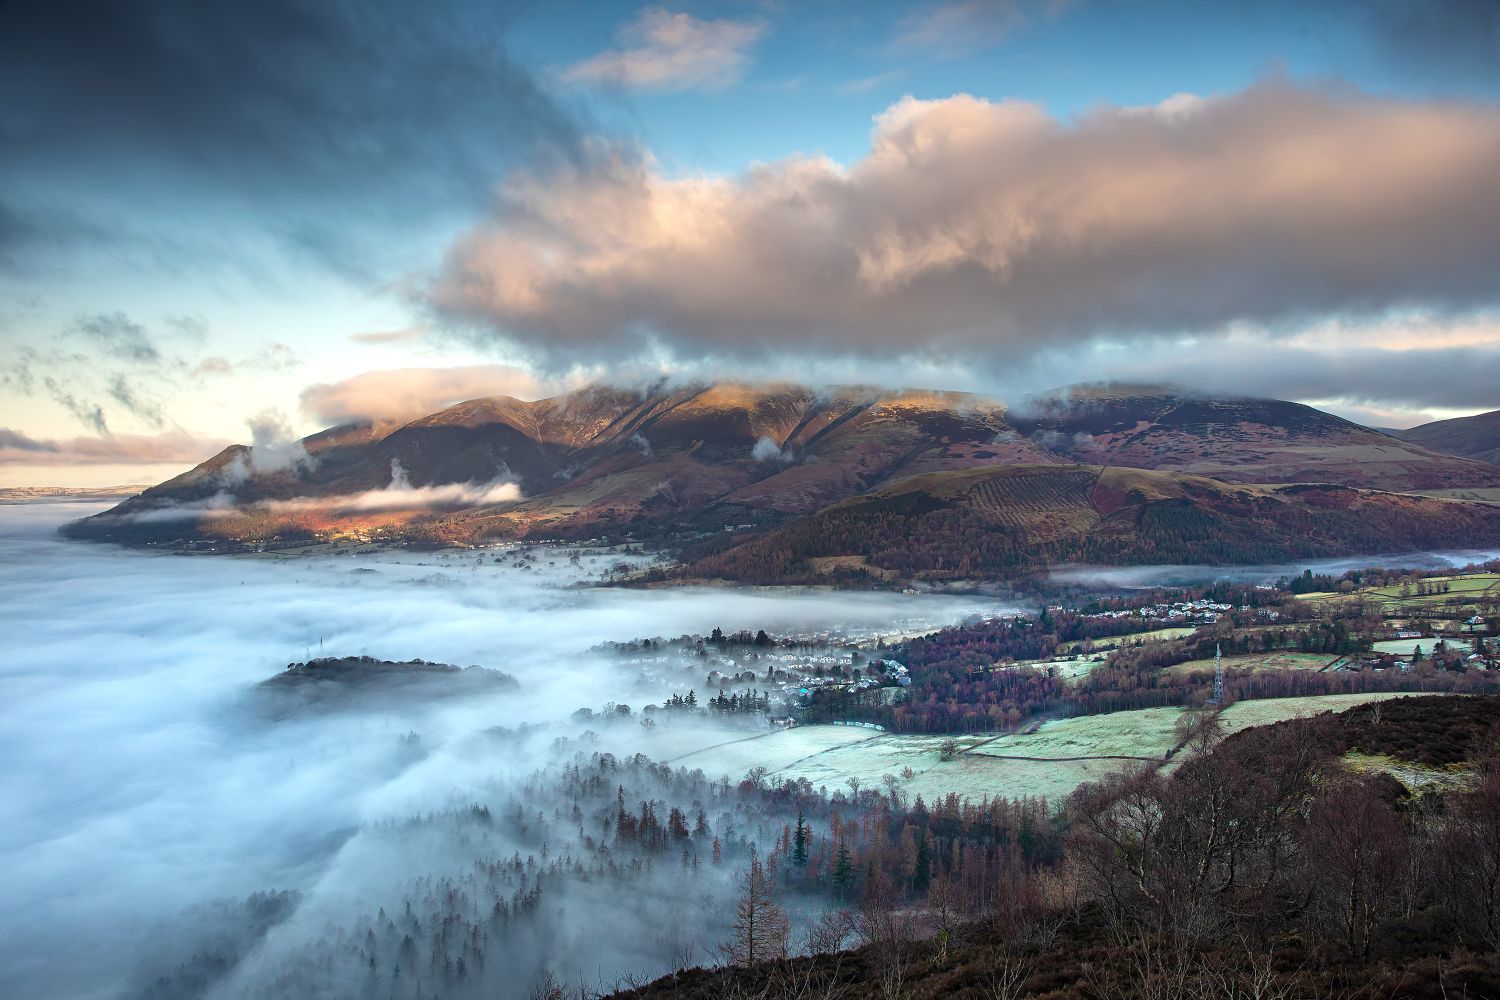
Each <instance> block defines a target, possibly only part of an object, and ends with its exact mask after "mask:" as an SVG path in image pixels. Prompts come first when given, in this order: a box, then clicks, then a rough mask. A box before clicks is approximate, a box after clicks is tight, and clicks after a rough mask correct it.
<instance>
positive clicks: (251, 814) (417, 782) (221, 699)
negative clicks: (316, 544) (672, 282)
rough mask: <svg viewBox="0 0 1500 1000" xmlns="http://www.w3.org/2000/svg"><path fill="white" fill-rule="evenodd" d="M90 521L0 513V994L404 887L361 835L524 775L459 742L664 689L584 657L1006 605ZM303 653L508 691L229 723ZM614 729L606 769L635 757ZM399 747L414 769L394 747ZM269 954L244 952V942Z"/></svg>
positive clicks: (43, 989) (62, 511)
mask: <svg viewBox="0 0 1500 1000" xmlns="http://www.w3.org/2000/svg"><path fill="white" fill-rule="evenodd" d="M99 509H101V505H96V504H84V503H36V504H20V505H9V506H3V507H0V634H3V636H4V640H3V650H4V655H3V656H0V760H3V764H0V884H3V885H4V886H5V898H6V905H5V906H4V907H0V996H7V997H27V998H37V1000H45V998H62V997H68V998H74V997H113V996H119V995H133V994H132V993H131V990H132V988H133V987H132V984H133V983H135V982H136V979H137V977H138V976H139V971H140V969H141V967H142V965H143V963H149V962H150V961H151V960H152V959H153V958H154V957H158V956H156V955H155V953H156V952H158V951H161V950H163V949H164V948H165V947H166V940H165V939H168V938H171V937H172V936H173V935H174V933H175V932H174V931H172V930H171V928H173V927H177V926H180V925H181V923H182V922H183V921H184V920H188V921H191V920H192V919H194V918H193V916H192V915H193V914H195V913H198V912H200V910H198V909H195V908H199V907H201V906H202V905H203V904H206V903H211V902H213V901H216V900H237V899H243V898H245V897H246V896H247V895H248V894H250V893H254V892H258V891H261V890H265V889H272V888H274V889H282V890H286V889H292V890H297V891H299V892H300V893H301V894H302V896H301V898H302V900H303V902H302V903H301V907H302V909H304V910H306V911H307V912H308V913H310V914H316V915H317V918H318V919H325V918H326V919H334V918H336V916H337V911H338V910H339V909H340V907H343V906H345V905H353V903H355V902H358V901H359V897H360V896H361V894H369V893H376V892H379V891H381V889H380V887H382V886H389V885H391V884H394V883H395V882H397V881H399V880H400V879H402V878H407V877H414V876H417V875H421V874H423V871H424V866H427V865H430V864H436V862H435V861H434V860H433V859H432V858H431V857H426V856H423V855H422V854H421V853H420V852H411V853H406V854H399V855H396V856H390V855H388V854H385V855H380V856H379V857H378V860H375V861H372V860H371V852H370V849H369V847H368V845H366V844H365V843H364V840H365V835H364V831H366V830H368V829H370V828H372V827H373V826H377V825H379V824H381V823H383V822H386V821H392V820H400V819H401V818H403V817H406V816H409V815H413V814H417V813H420V812H422V811H423V810H427V809H439V808H442V807H444V806H446V805H451V804H452V803H454V802H461V801H464V798H465V796H466V795H467V794H468V791H469V790H470V789H471V788H473V787H477V786H479V785H481V784H486V783H488V784H490V785H491V786H493V784H494V783H495V782H497V781H502V782H503V781H507V780H510V781H520V780H522V779H523V778H524V776H525V775H527V774H529V773H531V772H532V771H533V770H535V769H536V768H538V767H540V766H542V763H543V761H544V758H545V753H544V750H543V746H544V744H545V742H546V741H544V740H541V739H538V740H534V741H532V742H530V743H527V742H524V741H522V742H516V741H512V742H510V743H505V744H496V743H494V742H486V741H483V740H477V739H475V734H476V733H479V732H481V731H483V730H486V729H490V728H492V727H496V726H504V727H510V728H512V729H514V728H516V727H519V726H521V725H523V724H528V723H555V724H556V725H557V727H561V728H563V729H564V730H565V727H567V726H569V725H572V724H571V723H569V722H568V721H567V719H568V716H569V715H570V714H571V713H572V712H573V711H574V710H576V709H578V708H580V707H593V708H596V709H597V708H600V707H602V706H603V705H604V704H605V703H607V702H617V703H627V704H631V705H634V706H636V707H639V706H641V705H643V704H646V703H648V702H651V701H659V700H661V699H662V698H664V697H665V696H666V694H668V693H669V691H668V690H665V689H653V688H652V686H651V682H650V681H649V680H648V679H645V678H643V675H642V674H641V673H640V672H639V671H637V670H632V669H627V668H626V667H624V666H622V663H621V659H620V657H618V656H614V655H611V654H608V653H604V652H591V649H592V648H593V647H595V646H597V645H598V644H599V643H601V642H604V641H607V640H628V639H633V638H637V637H642V636H667V637H670V636H675V635H680V634H682V633H707V632H708V631H710V630H711V629H712V628H714V627H715V626H721V627H723V628H724V629H725V630H726V631H730V630H737V629H741V628H748V629H757V628H766V629H768V630H770V631H772V632H776V633H783V634H785V633H807V634H829V632H830V630H831V631H832V633H833V634H835V635H839V636H847V637H856V638H857V637H868V636H871V635H875V634H886V635H889V634H892V633H897V632H904V631H910V630H912V629H916V628H923V627H936V626H940V625H943V624H948V623H952V622H955V621H959V620H962V619H965V618H968V617H971V616H974V615H976V614H994V613H996V612H998V611H1001V610H1006V609H1005V608H1002V607H1001V606H1000V605H998V604H997V603H995V601H994V600H993V599H987V598H981V597H972V598H968V597H954V596H927V595H920V596H919V595H891V594H883V595H877V594H853V593H833V592H811V591H781V592H775V591H745V590H728V589H707V588H705V589H694V590H654V591H636V590H625V589H618V588H594V587H587V586H578V584H580V582H584V581H586V580H587V579H588V578H589V577H590V576H591V574H597V573H598V572H600V571H601V570H602V569H604V568H605V567H606V566H607V565H608V564H610V563H613V562H615V561H616V559H615V558H614V557H597V558H584V559H581V560H579V561H578V562H577V563H576V564H575V563H574V562H572V561H571V560H570V558H569V554H568V553H567V552H565V551H561V552H560V551H556V550H540V551H537V552H536V553H535V556H536V557H535V559H534V560H532V561H531V562H530V563H528V565H530V566H532V567H534V568H530V569H519V568H517V567H516V566H515V564H514V562H515V561H514V559H513V557H512V555H511V554H507V553H496V552H494V551H479V552H465V553H454V554H446V555H438V554H431V553H426V554H420V553H410V552H381V553H374V554H364V555H358V556H355V555H339V556H284V557H272V556H242V557H204V556H182V555H172V554H166V553H154V552H146V551H138V550H127V549H121V548H117V547H114V546H108V545H98V544H89V543H80V542H69V541H65V540H63V539H61V538H60V537H59V536H58V535H57V533H56V529H57V527H58V526H59V525H60V524H62V523H64V522H65V521H68V520H71V519H74V518H78V517H82V516H85V515H87V514H91V513H94V512H95V511H97V510H99ZM497 559H498V560H499V561H498V562H497ZM320 652H321V653H323V654H325V655H346V654H361V653H365V654H369V655H372V656H375V657H378V658H383V659H393V660H400V659H410V658H423V659H426V660H430V661H438V662H444V663H452V664H457V665H461V666H466V665H469V664H479V665H483V666H486V667H492V668H497V669H500V670H504V671H506V672H508V673H510V674H512V675H514V676H515V677H516V678H518V680H519V681H520V687H519V689H518V690H514V691H497V692H495V693H494V694H493V695H491V694H484V695H482V696H475V697H469V698H465V699H463V700H461V701H454V700H451V699H449V700H441V701H428V702H420V703H409V704H401V703H398V704H387V705H383V706H380V707H379V708H365V709H361V710H358V711H343V712H327V711H325V712H320V713H310V714H306V715H293V716H291V717H285V718H274V719H273V718H268V717H267V716H266V715H265V714H264V713H262V712H257V711H256V710H255V709H254V702H253V698H252V696H251V693H252V688H253V686H254V685H255V684H257V682H259V681H261V680H264V679H265V678H267V677H269V676H271V675H273V674H275V673H276V672H278V671H280V670H282V669H284V668H285V667H286V666H287V665H288V664H289V663H291V662H293V661H301V660H304V659H305V658H307V657H308V656H309V655H312V656H316V655H319V653H320ZM683 687H685V685H683V686H676V689H677V690H679V691H681V690H683ZM699 693H700V694H702V693H703V692H702V691H700V692H699ZM631 728H632V730H633V731H632V732H631V733H629V734H628V736H629V740H627V741H626V742H629V743H630V746H629V747H628V750H629V752H634V751H636V750H640V751H642V752H650V746H649V741H648V742H646V743H645V744H643V743H642V739H643V736H642V731H641V730H640V729H639V728H638V727H631ZM555 731H557V730H556V729H554V730H548V731H547V733H546V737H547V740H551V739H553V738H554V737H553V735H552V733H553V732H555ZM407 734H416V735H417V737H418V738H419V739H420V744H421V747H422V751H423V752H422V753H421V754H409V753H405V752H403V750H402V749H401V748H402V747H403V746H405V745H406V744H405V743H403V740H402V737H403V736H406V735H407ZM624 735H626V734H622V737H623V736H624ZM724 738H725V733H724V732H723V731H706V732H705V733H704V734H703V736H702V742H703V745H705V746H706V745H709V744H712V743H715V742H717V741H720V740H722V739H724ZM603 739H604V740H605V742H606V743H607V742H608V741H609V739H610V735H609V733H608V732H607V731H606V732H605V733H604V734H603ZM674 747H675V752H678V753H680V752H681V747H682V740H681V734H678V735H677V737H676V739H675V740H674ZM732 777H735V778H738V777H740V776H739V775H735V776H732ZM448 860H450V861H452V860H453V859H448ZM458 860H462V859H458ZM601 905H608V904H601ZM623 912H624V911H623V910H622V911H621V913H623ZM621 913H616V914H600V915H597V919H598V920H599V921H600V923H601V924H602V925H608V924H609V923H610V922H611V921H618V920H620V919H623V917H622V915H621ZM184 915H187V916H186V917H185V916H184ZM308 919H309V920H311V919H312V917H309V918H308ZM578 919H580V920H588V919H590V915H578ZM174 921H175V922H176V923H174ZM287 933H288V934H291V935H295V934H296V933H299V932H298V931H296V930H295V929H294V930H292V931H290V932H287ZM285 937H286V934H284V935H283V938H285ZM282 943H283V944H285V941H284V940H283V941H282ZM277 946H278V938H277V936H276V935H271V936H269V937H268V938H267V939H266V941H265V942H263V943H262V944H261V945H260V948H261V950H262V952H266V951H267V950H269V949H274V948H276V947H277ZM601 954H606V955H607V953H604V952H601ZM611 960H615V961H623V959H610V958H608V957H604V958H600V961H601V963H606V964H607V963H608V962H609V961H611ZM260 961H261V963H262V964H263V965H264V964H273V963H274V961H275V956H274V955H267V954H262V955H261V956H260ZM600 971H601V973H605V972H608V971H610V970H609V969H601V970H600Z"/></svg>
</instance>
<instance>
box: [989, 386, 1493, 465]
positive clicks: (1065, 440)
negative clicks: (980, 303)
mask: <svg viewBox="0 0 1500 1000" xmlns="http://www.w3.org/2000/svg"><path fill="white" fill-rule="evenodd" d="M1010 422H1011V424H1012V426H1014V427H1015V428H1016V430H1017V431H1018V432H1019V433H1021V434H1023V435H1026V436H1028V437H1029V438H1031V439H1032V440H1035V441H1037V442H1039V443H1043V444H1045V445H1047V446H1048V447H1049V448H1051V449H1053V450H1054V451H1056V452H1058V453H1059V454H1062V455H1065V456H1067V457H1068V458H1069V459H1071V460H1073V461H1078V462H1087V463H1090V464H1094V465H1127V466H1131V467H1133V468H1140V469H1168V470H1172V471H1174V472H1186V473H1191V474H1194V475H1201V476H1213V477H1215V478H1219V479H1228V480H1234V481H1236V482H1249V483H1308V482H1311V483H1336V484H1339V485H1343V486H1367V487H1374V488H1377V489H1386V490H1425V489H1449V488H1454V487H1475V486H1493V485H1496V484H1495V482H1494V472H1493V470H1491V469H1489V468H1487V467H1486V466H1484V465H1483V464H1480V463H1478V462H1474V461H1470V460H1468V459H1464V458H1458V457H1455V455H1457V454H1462V453H1453V454H1438V453H1437V452H1436V451H1434V450H1429V448H1430V446H1428V445H1427V444H1426V443H1424V442H1421V441H1415V442H1414V439H1399V438H1394V437H1391V436H1390V435H1386V434H1382V433H1380V432H1379V431H1373V430H1370V429H1369V428H1367V427H1361V426H1360V425H1358V424H1355V423H1351V422H1349V421H1347V420H1344V419H1343V418H1341V417H1336V416H1334V415H1333V414H1331V413H1325V412H1323V411H1322V410H1318V409H1314V408H1313V407H1310V406H1304V405H1302V404H1300V403H1289V402H1286V401H1284V400H1275V399H1234V398H1206V397H1198V396H1192V395H1185V394H1182V393H1180V392H1177V391H1174V390H1171V389H1165V388H1160V387H1151V386H1116V385H1110V386H1074V387H1072V388H1069V389H1066V390H1061V391H1059V392H1055V393H1052V394H1049V395H1046V396H1043V397H1041V398H1038V399H1035V400H1031V401H1029V402H1028V403H1027V405H1026V406H1025V407H1024V408H1021V409H1018V410H1017V411H1015V412H1012V413H1011V414H1010Z"/></svg>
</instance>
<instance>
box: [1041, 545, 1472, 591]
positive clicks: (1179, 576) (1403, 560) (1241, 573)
mask: <svg viewBox="0 0 1500 1000" xmlns="http://www.w3.org/2000/svg"><path fill="white" fill-rule="evenodd" d="M1495 559H1500V549H1443V550H1439V551H1433V552H1400V553H1391V554H1386V555H1370V556H1342V557H1339V558H1336V559H1308V560H1304V561H1302V562H1297V563H1267V564H1264V565H1256V566H1194V565H1165V566H1060V567H1058V568H1057V569H1054V570H1052V571H1051V572H1050V573H1049V574H1048V577H1049V578H1050V579H1051V580H1053V581H1055V582H1057V583H1061V584H1077V585H1081V586H1087V587H1102V588H1119V589H1121V590H1143V589H1148V588H1152V587H1187V586H1194V585H1197V584H1205V583H1219V582H1231V583H1252V584H1270V583H1274V582H1275V581H1277V580H1279V579H1281V578H1282V577H1291V576H1296V575H1297V574H1299V573H1301V572H1302V571H1303V570H1312V571H1313V572H1314V573H1318V574H1328V575H1330V576H1340V575H1342V574H1344V573H1347V572H1348V571H1349V570H1351V569H1364V568H1366V567H1372V566H1378V567H1380V568H1381V569H1425V570H1447V569H1460V568H1462V567H1464V566H1469V565H1475V564H1479V563H1486V562H1490V561H1491V560H1495Z"/></svg>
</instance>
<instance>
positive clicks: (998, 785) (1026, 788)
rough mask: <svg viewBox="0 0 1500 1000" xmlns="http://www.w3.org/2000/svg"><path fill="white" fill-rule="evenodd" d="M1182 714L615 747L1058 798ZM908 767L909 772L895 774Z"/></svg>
mask: <svg viewBox="0 0 1500 1000" xmlns="http://www.w3.org/2000/svg"><path fill="white" fill-rule="evenodd" d="M1408 696H1409V695H1406V694H1394V693H1392V694H1385V693H1382V694H1347V695H1343V694H1340V695H1321V696H1317V697H1308V698H1267V699H1261V700H1258V701H1242V702H1236V703H1235V704H1233V705H1230V706H1229V707H1228V708H1226V709H1225V710H1224V712H1223V715H1222V721H1223V724H1224V729H1225V731H1226V733H1234V732H1238V731H1240V730H1242V729H1248V728H1250V727H1251V726H1261V725H1267V724H1269V723H1272V722H1280V721H1282V720H1284V719H1292V718H1298V717H1303V716H1310V715H1316V714H1318V713H1320V712H1329V711H1331V712H1341V711H1343V710H1344V709H1346V708H1352V707H1353V706H1355V705H1359V704H1363V703H1365V702H1370V701H1380V700H1383V699H1386V698H1400V697H1408ZM1181 715H1182V709H1179V708H1147V709H1141V710H1139V711H1134V712H1115V713H1113V714H1110V715H1090V716H1080V717H1077V718H1070V719H1055V720H1052V721H1050V722H1045V723H1043V724H1042V725H1041V726H1039V727H1038V728H1037V729H1036V730H1035V731H1034V732H1028V733H1013V734H1008V735H1001V736H983V735H979V736H961V737H955V739H956V740H957V742H958V744H959V747H960V748H961V750H962V751H963V752H961V753H960V754H959V756H958V757H957V758H955V759H954V760H950V761H944V760H942V759H940V752H941V747H942V744H943V742H944V741H945V740H946V739H948V737H946V736H925V735H922V736H919V735H907V734H900V733H882V732H879V731H878V730H873V729H864V728H861V727H857V726H797V727H795V728H792V729H787V730H779V731H774V732H763V731H762V732H758V733H756V732H749V733H747V734H746V735H745V736H744V737H741V738H738V739H732V740H730V741H725V740H724V739H723V734H722V732H718V733H715V732H713V731H707V730H702V729H698V728H696V727H688V728H684V729H683V730H681V731H674V730H673V729H671V728H667V729H666V730H665V731H662V732H657V733H654V734H650V735H641V736H634V735H632V737H631V738H630V740H629V741H628V745H624V746H622V747H621V748H620V749H621V750H623V751H624V752H627V753H634V752H641V753H647V754H649V755H652V756H655V757H656V758H657V759H663V760H667V761H668V762H670V763H671V764H673V765H675V766H678V767H686V768H701V769H702V770H703V772H704V773H705V774H707V775H708V776H709V777H711V778H717V777H720V776H727V777H728V778H730V779H731V780H735V781H738V780H740V779H741V778H743V777H744V776H745V774H746V772H748V771H749V770H750V769H751V768H754V767H764V768H765V769H766V771H767V778H768V780H771V781H777V780H782V779H787V778H797V777H803V778H807V779H808V780H809V781H810V782H812V785H813V787H814V788H819V787H826V788H827V789H828V791H829V792H833V791H846V792H847V785H846V783H847V781H848V779H849V778H857V779H858V780H859V782H860V785H861V787H863V788H879V789H882V790H883V789H884V788H885V785H884V783H883V778H884V777H885V776H886V775H892V776H895V777H897V778H898V779H900V781H899V784H898V786H897V787H898V788H899V790H900V791H901V792H902V793H903V794H904V795H906V796H908V797H913V798H914V797H915V796H917V795H921V796H922V797H923V798H924V799H926V800H927V801H929V802H930V801H932V800H934V799H935V798H939V797H941V796H943V795H946V794H948V793H950V792H953V793H958V794H960V795H964V796H967V797H969V798H975V799H977V798H982V797H985V796H990V797H995V796H1005V797H1007V798H1019V797H1022V796H1046V797H1048V798H1050V799H1057V798H1061V797H1062V796H1065V795H1067V794H1068V793H1069V792H1071V791H1073V789H1075V788H1077V787H1078V786H1079V785H1081V784H1083V783H1084V782H1086V781H1097V780H1098V779H1100V778H1102V777H1104V776H1105V775H1107V774H1110V773H1112V772H1116V771H1120V770H1124V769H1126V768H1130V767H1139V766H1142V765H1145V764H1149V763H1150V762H1151V761H1152V760H1161V759H1163V758H1164V757H1165V756H1166V754H1167V751H1169V750H1170V749H1171V748H1172V747H1173V746H1174V745H1175V742H1176V730H1175V728H1174V727H1175V726H1176V723H1177V720H1178V718H1179V717H1180V716H1181ZM706 741H716V742H711V743H709V742H706ZM605 742H606V743H609V742H610V741H608V740H606V741H605ZM906 768H910V769H911V770H912V772H913V775H912V777H910V778H901V772H902V771H903V770H904V769H906Z"/></svg>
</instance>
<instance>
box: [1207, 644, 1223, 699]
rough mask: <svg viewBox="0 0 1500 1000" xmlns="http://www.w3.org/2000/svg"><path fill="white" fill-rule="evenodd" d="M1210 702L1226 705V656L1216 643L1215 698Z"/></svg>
mask: <svg viewBox="0 0 1500 1000" xmlns="http://www.w3.org/2000/svg"><path fill="white" fill-rule="evenodd" d="M1210 701H1211V703H1212V704H1214V705H1223V704H1224V655H1223V653H1222V651H1221V650H1220V646H1219V643H1217V642H1216V643H1214V696H1213V698H1212V699H1211V700H1210Z"/></svg>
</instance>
